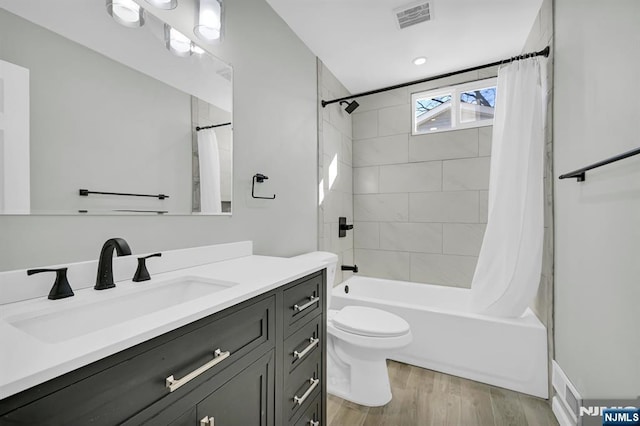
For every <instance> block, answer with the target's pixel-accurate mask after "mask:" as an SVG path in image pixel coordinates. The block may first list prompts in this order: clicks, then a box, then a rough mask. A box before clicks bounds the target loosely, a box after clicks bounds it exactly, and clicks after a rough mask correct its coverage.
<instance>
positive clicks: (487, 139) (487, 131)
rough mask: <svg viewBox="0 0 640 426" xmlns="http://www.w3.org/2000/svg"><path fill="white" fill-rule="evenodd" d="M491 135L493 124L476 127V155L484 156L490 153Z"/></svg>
mask: <svg viewBox="0 0 640 426" xmlns="http://www.w3.org/2000/svg"><path fill="white" fill-rule="evenodd" d="M492 137H493V126H487V127H480V128H479V129H478V155H479V156H480V157H486V156H489V155H491V138H492Z"/></svg>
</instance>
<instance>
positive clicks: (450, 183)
mask: <svg viewBox="0 0 640 426" xmlns="http://www.w3.org/2000/svg"><path fill="white" fill-rule="evenodd" d="M490 163H491V157H478V158H465V159H461V160H448V161H443V164H442V189H443V190H444V191H461V190H468V189H489V165H490Z"/></svg>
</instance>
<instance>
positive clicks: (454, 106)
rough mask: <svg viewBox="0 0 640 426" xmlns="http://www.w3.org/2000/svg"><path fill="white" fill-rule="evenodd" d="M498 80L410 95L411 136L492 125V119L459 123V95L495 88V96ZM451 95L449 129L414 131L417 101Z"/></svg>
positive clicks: (486, 80)
mask: <svg viewBox="0 0 640 426" xmlns="http://www.w3.org/2000/svg"><path fill="white" fill-rule="evenodd" d="M497 83H498V78H497V77H491V78H485V79H482V80H474V81H470V82H467V83H462V84H456V85H452V86H445V87H438V88H435V89H430V90H423V91H421V92H415V93H412V94H411V135H412V136H418V135H430V134H433V133H441V132H451V131H454V130H462V129H472V128H475V127H486V126H492V125H493V118H492V119H487V120H478V121H470V122H466V123H463V122H461V121H460V95H461V94H462V93H465V92H469V91H472V90H478V89H487V88H490V87H495V88H496V96H497V95H498V94H497V89H498V87H497V86H498V84H497ZM448 94H451V117H452V120H451V127H447V128H443V129H436V130H425V131H418V130H417V129H416V101H417V100H418V99H425V98H435V97H439V96H443V95H448Z"/></svg>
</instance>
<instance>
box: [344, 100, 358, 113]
mask: <svg viewBox="0 0 640 426" xmlns="http://www.w3.org/2000/svg"><path fill="white" fill-rule="evenodd" d="M342 104H347V107H346V108H345V109H344V110H345V111H347V113H348V114H351V113H352V112H353V111H355V110H356V108H358V107H359V106H360V104H359V103H358V102H356V101H351V102H347V101H341V102H340V105H342Z"/></svg>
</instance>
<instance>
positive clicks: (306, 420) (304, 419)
mask: <svg viewBox="0 0 640 426" xmlns="http://www.w3.org/2000/svg"><path fill="white" fill-rule="evenodd" d="M290 424H291V425H293V426H320V425H321V424H322V398H321V396H320V395H318V396H316V398H315V399H314V400H313V401H312V402H311V404H310V405H309V407H308V408H307V409H306V410H305V411H304V413H302V415H301V416H300V417H299V418H298V420H296V421H295V422H292V423H290Z"/></svg>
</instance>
